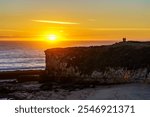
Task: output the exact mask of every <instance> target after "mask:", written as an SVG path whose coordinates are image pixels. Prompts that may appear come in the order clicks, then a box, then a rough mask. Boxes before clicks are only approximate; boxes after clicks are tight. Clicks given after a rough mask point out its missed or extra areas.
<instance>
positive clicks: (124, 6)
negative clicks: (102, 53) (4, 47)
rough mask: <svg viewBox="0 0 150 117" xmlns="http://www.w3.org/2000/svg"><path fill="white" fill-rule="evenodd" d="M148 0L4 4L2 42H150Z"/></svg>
mask: <svg viewBox="0 0 150 117" xmlns="http://www.w3.org/2000/svg"><path fill="white" fill-rule="evenodd" d="M149 21H150V1H149V0H132V1H131V0H113V1H110V0H74V1H70V0H52V1H51V0H11V1H10V0H1V1H0V40H6V39H7V40H16V39H18V40H45V39H46V38H47V36H48V35H57V37H58V38H59V39H60V40H120V39H122V38H123V37H127V38H128V39H131V40H150V22H149Z"/></svg>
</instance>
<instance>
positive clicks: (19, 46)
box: [0, 41, 114, 71]
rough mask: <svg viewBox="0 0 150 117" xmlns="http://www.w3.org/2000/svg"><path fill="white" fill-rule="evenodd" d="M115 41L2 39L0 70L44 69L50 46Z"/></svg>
mask: <svg viewBox="0 0 150 117" xmlns="http://www.w3.org/2000/svg"><path fill="white" fill-rule="evenodd" d="M112 43H114V42H113V41H63V42H57V43H55V42H46V41H45V42H42V41H0V71H16V70H44V69H45V53H44V51H45V50H46V49H49V48H56V47H72V46H100V45H107V44H112Z"/></svg>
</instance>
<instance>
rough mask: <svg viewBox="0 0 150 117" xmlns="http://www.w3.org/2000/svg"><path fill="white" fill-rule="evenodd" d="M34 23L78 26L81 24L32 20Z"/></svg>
mask: <svg viewBox="0 0 150 117" xmlns="http://www.w3.org/2000/svg"><path fill="white" fill-rule="evenodd" d="M32 21H33V22H40V23H49V24H64V25H76V24H80V23H77V22H62V21H52V20H32Z"/></svg>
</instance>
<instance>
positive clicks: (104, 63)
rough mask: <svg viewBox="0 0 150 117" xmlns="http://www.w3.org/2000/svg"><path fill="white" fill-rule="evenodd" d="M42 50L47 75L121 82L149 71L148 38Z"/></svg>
mask: <svg viewBox="0 0 150 117" xmlns="http://www.w3.org/2000/svg"><path fill="white" fill-rule="evenodd" d="M45 54H46V70H47V71H48V76H49V77H51V78H59V79H65V78H68V79H74V80H75V79H78V80H79V79H80V80H86V81H96V82H99V83H123V82H131V81H135V80H141V79H142V80H143V81H145V79H148V77H149V72H150V43H149V42H144V43H142V42H121V43H116V44H113V45H109V46H96V47H70V48H54V49H48V50H46V51H45Z"/></svg>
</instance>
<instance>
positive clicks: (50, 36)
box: [48, 35, 57, 41]
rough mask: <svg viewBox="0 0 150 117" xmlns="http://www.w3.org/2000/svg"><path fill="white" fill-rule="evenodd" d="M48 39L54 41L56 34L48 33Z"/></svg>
mask: <svg viewBox="0 0 150 117" xmlns="http://www.w3.org/2000/svg"><path fill="white" fill-rule="evenodd" d="M48 39H49V40H50V41H55V40H56V39H57V36H56V35H49V36H48Z"/></svg>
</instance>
